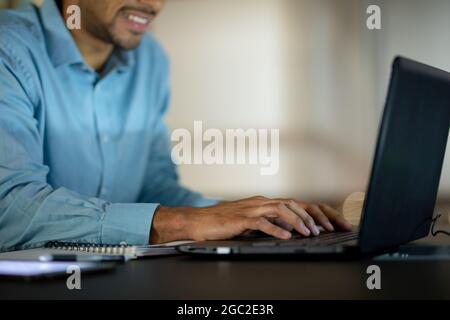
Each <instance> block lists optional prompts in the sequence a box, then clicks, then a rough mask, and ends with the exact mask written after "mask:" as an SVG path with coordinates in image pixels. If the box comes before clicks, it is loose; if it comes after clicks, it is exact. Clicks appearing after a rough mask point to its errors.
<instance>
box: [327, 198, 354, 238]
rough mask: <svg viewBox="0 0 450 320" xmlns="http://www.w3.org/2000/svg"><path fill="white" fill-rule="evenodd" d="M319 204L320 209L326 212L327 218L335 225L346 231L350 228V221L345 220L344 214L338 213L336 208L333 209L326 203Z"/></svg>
mask: <svg viewBox="0 0 450 320" xmlns="http://www.w3.org/2000/svg"><path fill="white" fill-rule="evenodd" d="M319 206H320V208H321V209H322V211H323V212H324V213H325V214H326V216H327V217H328V219H330V220H331V221H332V222H333V223H334V224H335V225H336V226H338V227H339V228H341V229H343V230H346V231H351V230H352V225H351V223H350V222H348V221H347V220H345V218H344V216H343V215H342V214H340V213H339V212H338V211H337V210H335V209H333V208H332V207H330V206H329V205H327V204H320V205H319Z"/></svg>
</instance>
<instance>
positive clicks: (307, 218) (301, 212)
mask: <svg viewBox="0 0 450 320" xmlns="http://www.w3.org/2000/svg"><path fill="white" fill-rule="evenodd" d="M288 207H289V208H290V209H291V210H292V211H294V212H295V213H296V214H297V215H298V216H300V218H301V219H302V220H303V222H304V223H305V225H306V226H307V227H308V229H309V230H311V232H312V233H313V234H314V235H315V236H318V235H319V234H320V231H319V228H317V225H316V223H315V221H314V219H313V218H312V217H311V215H309V213H308V212H306V210H305V209H303V208H302V207H300V205H299V204H298V203H297V202H296V201H294V200H290V201H289V202H288Z"/></svg>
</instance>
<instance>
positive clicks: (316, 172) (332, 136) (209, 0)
mask: <svg viewBox="0 0 450 320" xmlns="http://www.w3.org/2000/svg"><path fill="white" fill-rule="evenodd" d="M370 3H378V4H380V5H381V7H382V23H383V30H381V31H368V30H367V29H366V27H365V19H366V14H365V10H366V7H367V5H368V4H369V1H359V0H339V1H336V0H226V1H224V0H169V1H168V3H167V7H166V9H165V11H164V12H163V14H162V16H161V17H159V18H158V20H157V22H156V24H155V26H154V33H155V34H156V36H157V37H158V38H159V39H160V40H161V42H162V43H163V45H164V46H165V48H166V49H167V51H168V54H169V57H170V58H171V61H172V74H173V79H172V85H173V100H172V106H171V111H170V113H169V116H168V122H169V125H170V126H171V128H172V129H175V128H179V127H184V128H192V126H193V121H194V120H203V121H204V126H205V127H215V128H221V129H224V128H244V129H245V128H264V127H267V128H279V129H280V152H281V154H280V171H279V173H278V174H277V175H275V176H260V175H259V169H258V167H255V166H205V165H203V166H193V165H190V166H181V167H180V172H181V176H182V180H183V182H184V183H185V184H187V185H190V186H193V187H194V188H196V189H198V190H201V191H203V192H205V193H207V194H209V195H212V196H221V197H239V196H245V195H251V194H266V195H292V196H300V197H302V198H308V199H309V198H315V199H317V198H320V199H324V200H327V199H330V200H338V199H341V198H343V197H344V196H345V195H346V194H348V193H350V192H352V191H355V190H364V189H365V186H366V183H367V176H368V173H369V169H370V162H371V157H372V151H373V145H374V142H375V138H376V131H377V127H378V120H379V117H380V113H381V110H382V105H383V103H384V97H385V91H386V87H387V80H388V77H389V70H390V61H391V60H392V57H393V56H394V54H396V53H402V54H404V55H407V56H410V57H413V58H417V59H420V60H423V61H426V62H429V63H433V64H435V65H437V66H440V67H443V68H447V69H449V70H450V57H449V56H448V52H449V49H450V43H449V39H450V38H449V37H448V31H449V30H450V2H449V1H445V0H442V1H439V0H435V1H426V2H423V1H411V0H395V1H393V0H391V1H378V2H377V1H370ZM444 30H446V31H444ZM444 171H445V172H444V179H442V187H441V195H449V194H450V168H449V161H448V157H447V159H446V165H445V169H444Z"/></svg>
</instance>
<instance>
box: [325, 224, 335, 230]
mask: <svg viewBox="0 0 450 320" xmlns="http://www.w3.org/2000/svg"><path fill="white" fill-rule="evenodd" d="M326 226H327V229H328V230H330V231H334V227H333V225H332V224H331V223H329V222H327V223H326Z"/></svg>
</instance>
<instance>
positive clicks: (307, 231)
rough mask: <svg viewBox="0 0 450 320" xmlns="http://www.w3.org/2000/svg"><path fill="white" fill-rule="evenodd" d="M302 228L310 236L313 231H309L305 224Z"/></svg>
mask: <svg viewBox="0 0 450 320" xmlns="http://www.w3.org/2000/svg"><path fill="white" fill-rule="evenodd" d="M302 230H303V232H304V233H305V235H307V236H309V235H310V234H311V231H309V229H308V228H307V227H305V226H302Z"/></svg>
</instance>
